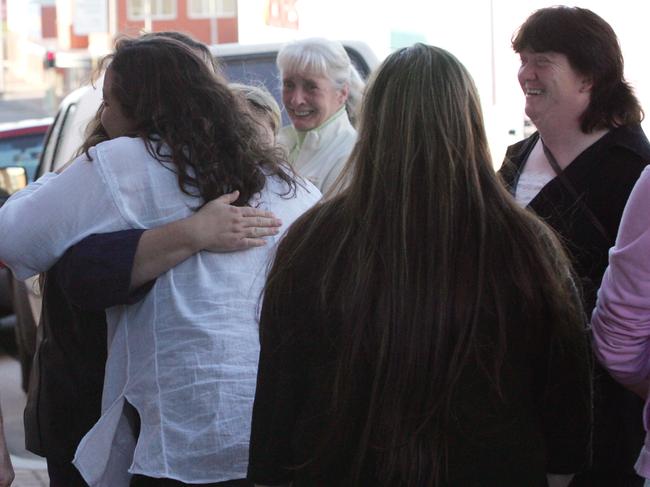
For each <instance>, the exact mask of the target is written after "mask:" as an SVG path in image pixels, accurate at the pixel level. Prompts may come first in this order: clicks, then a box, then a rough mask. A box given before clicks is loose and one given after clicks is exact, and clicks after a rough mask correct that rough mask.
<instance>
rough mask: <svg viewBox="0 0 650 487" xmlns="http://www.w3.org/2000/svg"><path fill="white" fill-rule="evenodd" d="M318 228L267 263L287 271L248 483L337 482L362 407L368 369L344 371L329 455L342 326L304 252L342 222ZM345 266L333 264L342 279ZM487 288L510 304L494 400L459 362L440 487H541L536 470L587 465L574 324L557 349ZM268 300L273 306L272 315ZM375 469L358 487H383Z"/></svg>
mask: <svg viewBox="0 0 650 487" xmlns="http://www.w3.org/2000/svg"><path fill="white" fill-rule="evenodd" d="M327 220H328V221H326V222H324V223H323V224H322V226H321V227H320V228H319V231H318V232H316V234H317V235H318V236H319V237H318V242H315V241H314V240H316V238H312V239H311V240H312V241H305V240H303V241H301V248H300V254H299V255H297V253H296V254H294V253H293V251H295V249H290V248H287V246H286V242H287V240H285V241H284V243H283V244H281V245H280V248H279V250H278V255H277V260H276V265H278V264H277V262H281V263H283V264H281V265H284V264H286V263H288V262H289V259H288V258H287V255H291V256H292V258H291V261H290V262H291V264H290V265H291V274H290V276H288V277H287V278H286V279H284V280H283V282H278V281H274V280H270V281H269V283H268V284H267V289H266V295H265V300H264V304H263V306H262V313H261V322H260V337H261V352H260V363H259V371H258V378H257V391H256V394H255V403H254V407H253V421H252V430H251V443H250V458H249V469H248V478H249V479H250V480H252V481H254V482H255V483H258V484H264V485H278V484H282V483H288V482H293V483H292V485H293V487H307V486H309V487H317V486H328V487H334V486H336V487H341V486H344V485H347V484H345V482H344V481H343V480H342V479H344V478H345V476H346V475H347V472H348V471H349V468H350V462H351V459H352V458H353V457H354V454H355V451H356V450H355V445H356V444H357V442H358V439H359V436H360V431H359V429H360V427H361V425H362V424H363V423H362V421H361V419H362V418H364V417H365V415H366V414H367V411H368V397H369V396H370V391H369V388H370V384H371V383H372V380H371V373H372V372H371V366H367V367H359V368H357V369H355V370H350V374H353V375H354V379H355V384H358V386H357V387H355V391H356V397H355V399H354V401H353V403H351V404H349V405H348V407H347V411H346V412H347V418H348V420H347V421H346V422H345V429H344V430H345V431H346V433H344V434H343V436H344V437H340V438H339V437H337V438H335V439H334V443H335V444H336V445H337V446H336V447H335V448H333V449H326V450H327V451H324V449H323V448H321V445H322V440H323V438H326V437H327V435H328V434H329V432H330V431H329V428H328V425H329V421H330V418H329V416H328V414H329V413H328V411H329V408H330V405H331V399H332V383H333V378H334V376H335V373H336V372H335V368H336V358H337V354H338V350H340V346H339V345H338V342H339V340H340V336H341V329H342V323H343V320H342V318H341V317H340V316H337V312H336V310H334V309H323V306H322V305H321V304H319V300H318V296H319V282H320V279H319V276H321V275H322V273H323V269H322V266H321V265H319V262H321V260H320V259H319V258H314V256H323V255H326V254H327V252H328V251H330V249H331V247H333V246H335V242H337V235H338V233H337V232H338V231H339V229H340V226H341V225H340V222H337V221H332V220H334V218H329V219H327ZM295 228H296V227H294V229H295ZM291 231H292V230H290V232H291ZM297 231H299V232H300V231H301V229H300V228H298V230H297ZM329 242H333V244H328V243H329ZM500 258H503V259H507V256H501V257H500ZM347 268H348V267H347V266H346V265H345V264H341V265H340V272H341V274H343V273H345V272H346V269H347ZM566 272H568V271H566ZM496 280H497V281H499V282H500V285H502V286H503V288H502V289H503V292H504V294H505V293H508V294H507V295H509V296H511V297H512V305H511V306H509V307H508V309H509V317H511V321H510V322H509V324H508V329H507V330H506V332H507V337H508V347H507V352H506V355H505V358H504V365H503V369H502V371H501V375H500V379H501V386H502V392H503V398H502V397H500V396H499V395H498V394H497V393H496V391H495V389H494V387H493V383H492V382H491V381H490V380H489V379H487V378H486V372H485V369H484V368H483V367H481V366H479V365H478V364H476V363H470V364H468V365H467V367H466V368H465V369H464V371H463V372H462V375H461V377H460V379H459V382H458V389H457V392H456V394H455V396H454V397H453V399H452V411H453V417H451V418H449V421H450V431H449V437H448V438H449V443H448V444H449V458H448V460H449V468H448V475H449V478H448V482H447V483H444V484H441V487H442V486H445V487H451V486H454V487H458V486H463V487H472V486H475V487H537V486H539V487H545V486H546V485H547V482H546V472H549V471H550V472H554V473H571V472H575V471H578V470H580V469H582V468H584V466H585V465H586V464H587V463H588V462H589V442H590V427H591V417H590V411H591V401H590V377H589V366H588V363H589V358H588V349H587V343H586V342H587V340H586V336H585V334H584V332H582V331H580V330H579V329H578V328H577V327H576V330H575V332H574V333H572V334H571V336H570V337H568V338H567V341H564V342H563V343H557V341H555V340H554V338H553V336H551V334H552V333H553V332H552V331H551V330H553V329H554V327H553V326H552V324H548V325H549V326H538V325H540V324H541V323H545V322H544V320H543V318H542V317H540V316H537V315H536V316H532V313H528V312H527V311H526V310H524V309H521V308H523V306H521V305H520V303H519V302H518V301H519V300H518V290H517V289H516V288H515V287H514V284H513V283H512V282H510V283H509V282H506V281H507V279H499V278H498V277H497V279H496ZM431 292H435V291H433V290H432V291H431ZM269 302H275V303H276V307H275V308H274V309H273V311H271V310H270V309H269V305H268V303H269ZM492 308H493V306H491V303H485V312H484V313H482V314H481V316H482V319H481V320H480V330H479V331H478V332H479V333H481V336H482V339H481V343H483V344H484V347H483V349H484V351H485V353H486V354H488V355H490V354H491V353H492V352H491V350H492V348H491V346H493V344H494V343H495V341H496V338H495V336H494V334H495V333H496V329H497V327H496V326H495V323H494V316H495V312H494V309H492ZM567 334H568V333H567ZM558 341H559V340H558ZM377 465H378V464H377V460H376V459H373V458H372V457H371V458H370V459H369V460H368V461H367V462H366V463H365V464H364V466H363V471H364V478H363V481H362V482H361V483H360V484H359V485H362V486H370V485H374V486H380V485H385V484H384V483H382V482H381V479H378V478H377V476H376V475H375V472H376V471H377ZM391 487H395V486H391Z"/></svg>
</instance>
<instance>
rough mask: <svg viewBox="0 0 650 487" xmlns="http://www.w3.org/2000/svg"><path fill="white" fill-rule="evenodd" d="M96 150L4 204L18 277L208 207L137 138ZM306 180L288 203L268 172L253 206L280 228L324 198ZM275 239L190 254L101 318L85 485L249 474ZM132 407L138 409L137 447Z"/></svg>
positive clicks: (85, 444) (115, 486)
mask: <svg viewBox="0 0 650 487" xmlns="http://www.w3.org/2000/svg"><path fill="white" fill-rule="evenodd" d="M90 154H91V157H92V159H93V161H92V162H90V161H88V159H87V158H86V157H85V156H82V157H80V158H78V159H77V160H76V161H75V162H74V163H73V164H72V165H71V166H70V167H69V168H68V169H67V170H66V171H64V172H63V173H62V174H60V175H57V176H51V175H50V176H47V179H46V180H45V182H43V179H41V180H39V181H38V182H37V183H35V184H34V185H33V186H30V187H28V189H26V191H25V193H23V194H21V193H20V192H19V193H17V195H16V197H15V198H14V197H12V198H11V199H10V200H9V201H8V202H7V203H6V205H5V206H4V207H3V208H2V209H0V232H2V233H0V234H2V235H11V237H10V238H8V239H7V240H6V241H3V242H2V243H0V259H2V260H4V261H5V262H6V263H7V264H8V265H9V266H10V267H11V268H12V269H13V270H14V272H15V273H16V275H17V276H19V277H26V276H28V275H31V274H34V273H37V272H41V271H45V270H47V269H48V268H49V267H50V266H51V265H52V264H54V263H55V262H56V260H57V259H58V258H59V257H60V256H61V255H62V254H63V252H64V251H65V250H66V249H67V248H68V247H70V246H71V245H72V244H74V243H76V242H77V241H79V240H81V239H82V238H84V237H85V236H87V235H90V234H91V233H98V232H108V231H113V230H119V229H125V228H129V227H130V228H151V227H155V226H158V225H162V224H165V223H169V222H171V221H174V220H177V219H179V218H182V217H187V216H189V215H190V214H191V213H192V210H191V208H194V207H196V206H198V205H199V203H200V200H199V199H198V198H195V197H190V196H188V195H186V194H184V193H182V192H181V191H180V190H179V187H178V182H177V176H176V174H175V173H174V172H173V171H172V170H170V169H169V167H165V166H163V164H161V163H159V162H158V161H156V160H155V159H154V158H153V157H152V156H151V155H150V154H149V153H148V152H147V150H146V147H145V144H144V143H143V141H142V140H141V139H135V138H126V137H122V138H118V139H115V140H112V141H108V142H105V143H102V144H99V145H98V146H97V147H96V148H94V149H91V151H90ZM303 184H304V187H301V186H300V185H298V189H297V194H296V196H295V197H289V196H286V193H287V187H286V184H284V183H283V182H281V181H280V180H279V179H278V178H275V177H269V178H267V182H266V186H265V188H264V189H263V190H262V191H261V193H260V194H259V195H258V197H256V199H255V201H252V202H251V203H252V204H254V205H255V206H259V207H260V208H263V209H265V210H269V211H273V212H274V213H275V215H276V216H277V217H278V218H280V219H281V220H282V222H283V227H282V230H286V229H287V227H288V226H289V225H290V224H291V223H292V222H293V221H294V220H295V219H296V218H297V217H298V216H299V215H301V214H302V213H303V212H304V211H305V210H307V209H308V208H309V207H311V206H312V205H313V204H314V203H315V202H316V201H317V200H318V199H319V197H320V193H319V191H318V190H317V189H316V188H314V187H313V186H312V185H311V184H309V183H308V182H304V183H303ZM282 195H285V196H282ZM15 225H16V227H15V228H13V226H15ZM10 228H12V229H11V231H10V233H5V232H8V231H9V229H10ZM279 237H280V235H278V236H276V237H269V242H268V243H267V245H265V246H263V247H259V248H252V249H249V250H246V251H241V252H232V253H221V254H214V253H209V252H202V253H199V254H196V255H195V256H193V257H191V258H190V259H188V260H186V261H184V262H183V263H181V264H179V265H178V266H176V267H175V268H173V269H171V270H170V271H168V272H167V273H165V274H163V275H161V276H160V277H159V278H158V279H157V281H156V283H155V285H154V286H153V288H152V290H151V291H150V292H149V293H148V294H147V296H146V297H145V298H144V299H143V300H142V301H141V302H139V303H137V304H134V305H131V306H116V307H113V308H110V309H109V310H108V311H107V322H108V344H109V345H108V346H109V353H108V359H107V364H106V377H105V384H104V391H103V397H102V416H101V418H100V420H99V421H98V423H97V424H96V425H95V426H94V427H93V428H92V429H91V431H90V432H89V433H88V434H87V435H86V436H85V437H84V439H83V440H82V442H81V443H80V445H79V448H78V449H77V454H76V456H75V460H74V464H75V465H76V466H77V468H78V469H79V470H80V472H81V473H82V475H83V476H84V478H85V479H86V481H87V482H88V483H89V484H90V485H91V486H101V487H127V486H128V484H129V477H130V475H129V473H128V472H130V473H139V474H143V475H147V476H150V477H165V478H173V479H177V480H180V481H182V482H186V483H211V482H220V481H225V480H230V479H237V478H244V477H245V476H246V468H247V464H248V441H249V435H250V419H251V409H252V404H253V397H254V394H255V384H256V374H257V361H258V353H259V339H258V336H259V335H258V326H257V318H258V311H259V309H258V308H259V299H260V297H261V292H262V288H263V284H264V280H265V275H266V271H267V270H268V266H269V264H270V259H271V258H272V255H273V254H274V251H275V247H276V244H277V239H278V238H279ZM125 400H128V402H129V403H131V404H132V405H133V406H134V407H135V408H136V409H137V410H138V413H139V415H140V419H141V431H140V436H139V438H138V439H137V443H136V440H135V438H133V436H132V433H131V430H130V428H129V426H128V423H127V421H126V417H125V416H124V414H123V408H124V404H125V403H124V401H125ZM127 471H128V472H127Z"/></svg>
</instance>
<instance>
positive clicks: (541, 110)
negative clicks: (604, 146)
mask: <svg viewBox="0 0 650 487" xmlns="http://www.w3.org/2000/svg"><path fill="white" fill-rule="evenodd" d="M519 56H520V58H521V66H520V68H519V74H518V78H519V85H520V86H521V89H522V90H523V92H524V94H525V95H526V115H528V116H529V117H530V119H531V120H532V121H533V123H534V124H535V125H536V126H537V127H538V128H539V127H540V125H541V126H542V127H543V126H544V124H553V125H556V124H557V123H558V122H567V121H570V122H575V123H577V124H579V123H580V116H581V115H582V113H583V112H584V111H585V110H586V109H587V107H588V106H589V101H590V98H591V79H590V77H589V76H585V75H582V74H581V73H579V72H577V71H576V70H574V69H573V67H572V66H571V63H569V60H568V59H567V57H566V56H565V55H564V54H560V53H557V52H535V51H532V50H530V49H524V50H522V51H521V52H520V53H519Z"/></svg>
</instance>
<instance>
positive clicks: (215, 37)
mask: <svg viewBox="0 0 650 487" xmlns="http://www.w3.org/2000/svg"><path fill="white" fill-rule="evenodd" d="M210 7H211V8H210V13H211V15H210V44H219V26H218V25H217V21H218V16H219V10H218V8H217V0H212V2H211V4H210Z"/></svg>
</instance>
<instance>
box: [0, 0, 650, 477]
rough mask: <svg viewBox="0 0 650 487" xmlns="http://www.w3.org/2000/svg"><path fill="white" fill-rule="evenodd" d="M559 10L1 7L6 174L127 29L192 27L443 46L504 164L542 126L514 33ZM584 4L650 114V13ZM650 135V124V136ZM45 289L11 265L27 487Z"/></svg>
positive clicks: (123, 2) (10, 403)
mask: <svg viewBox="0 0 650 487" xmlns="http://www.w3.org/2000/svg"><path fill="white" fill-rule="evenodd" d="M554 4H556V2H554V1H539V0H518V1H517V2H512V1H509V0H453V1H440V0H429V1H423V0H399V1H395V0H0V167H2V166H9V165H17V164H19V165H22V166H24V167H25V168H26V169H27V172H28V176H29V179H33V178H34V176H35V175H36V174H37V172H36V171H37V167H38V165H39V161H40V160H41V152H42V150H43V140H44V137H45V134H46V133H47V131H48V127H49V126H50V124H52V122H53V117H54V115H55V114H56V112H57V108H58V107H59V104H60V102H61V100H63V98H64V97H65V96H66V95H67V94H68V93H70V92H72V91H73V90H75V89H76V88H79V87H80V86H83V85H85V84H87V83H88V82H89V80H90V78H91V75H92V73H93V70H94V69H95V67H96V66H97V64H98V61H99V60H100V59H101V58H102V56H104V55H105V54H107V53H109V52H110V50H111V46H112V43H113V39H114V38H115V37H116V36H117V35H119V34H127V35H137V34H139V33H140V32H143V31H146V32H156V31H164V30H178V31H182V32H185V33H187V34H190V35H192V36H193V37H195V38H196V39H198V40H200V41H202V42H204V43H206V44H210V45H213V44H233V43H234V44H265V43H278V42H285V41H289V40H292V39H296V38H302V37H310V36H323V37H328V38H333V39H340V40H348V41H361V42H363V43H365V44H366V45H367V46H368V47H369V48H370V49H371V50H372V51H373V52H374V54H375V55H376V57H377V58H378V59H379V60H381V59H383V58H384V57H385V56H386V55H387V54H388V53H390V52H391V51H392V50H394V49H396V48H399V47H404V46H408V45H411V44H413V43H414V42H425V43H429V44H433V45H437V46H440V47H443V48H445V49H447V50H449V51H450V52H452V53H453V54H455V55H456V56H457V57H458V58H459V59H460V60H461V61H462V62H463V63H464V64H465V65H466V66H467V68H468V69H469V71H470V72H471V74H472V75H473V77H474V80H475V82H476V84H477V86H478V89H479V92H480V94H481V100H482V105H483V110H484V115H485V121H486V128H487V132H488V138H489V141H490V146H491V149H492V154H493V159H494V163H495V167H498V166H499V165H500V163H501V161H502V158H503V154H504V153H505V149H506V147H507V146H508V145H510V144H512V143H514V142H516V141H518V140H520V139H521V138H523V136H524V135H527V134H528V133H529V132H530V131H532V130H534V127H532V126H531V125H530V123H529V122H528V121H527V120H526V118H525V116H524V111H523V106H524V97H523V95H522V93H521V90H520V88H519V85H518V83H517V70H518V67H519V59H518V56H517V55H516V54H515V53H513V52H512V49H511V47H510V40H511V37H512V34H513V33H514V31H515V30H516V29H517V27H518V26H519V25H520V24H521V23H522V22H523V21H524V20H525V18H526V17H527V16H528V15H529V14H530V13H532V11H533V10H535V9H537V8H540V7H546V6H550V5H554ZM578 6H581V7H586V8H590V9H591V10H593V11H595V12H596V13H597V14H599V15H600V16H602V17H603V18H604V19H605V20H607V21H608V22H609V23H610V24H611V25H612V27H613V28H614V30H615V31H616V33H617V34H618V36H619V40H620V43H621V47H622V50H623V55H624V58H625V63H626V64H625V67H626V77H627V79H628V81H629V82H630V83H631V85H632V86H633V87H634V89H635V90H636V93H637V96H638V97H639V99H640V100H641V103H642V105H643V106H645V107H650V70H649V69H647V68H646V64H647V54H646V51H647V49H646V46H647V43H648V41H647V39H646V38H645V34H646V32H645V24H646V19H647V18H648V17H647V14H648V10H650V6H648V4H646V3H645V2H637V1H633V0H619V1H617V2H612V1H611V0H585V1H583V2H582V3H580V4H579V5H578ZM273 82H274V81H273ZM277 85H279V81H278V83H277ZM62 110H68V108H66V106H64V107H63V108H62ZM648 128H649V127H648V125H647V123H646V124H645V129H646V132H647V131H648ZM59 131H60V129H59ZM57 145H58V143H57ZM46 155H47V151H46ZM1 238H2V236H0V239H1ZM3 286H4V287H3ZM12 286H13V287H14V289H12ZM20 289H22V291H20ZM34 289H35V286H34V285H33V284H32V285H29V284H28V285H27V287H26V288H25V287H23V288H17V287H16V281H13V280H11V279H9V275H8V271H7V270H6V269H4V270H0V403H1V405H2V409H3V412H4V419H5V429H6V434H7V437H8V442H9V449H10V452H11V454H12V459H13V462H14V465H15V467H16V473H17V478H16V481H15V482H14V486H16V487H32V486H46V485H48V483H47V475H46V472H45V464H44V462H43V461H41V460H40V459H39V458H38V457H35V456H34V455H31V454H29V453H28V452H26V451H25V450H24V439H23V435H24V433H23V429H22V410H23V408H24V402H25V394H24V390H23V387H24V378H23V377H22V374H24V373H25V370H24V369H25V367H24V366H23V368H22V369H21V366H20V363H19V358H20V357H19V356H20V354H21V347H22V349H23V350H24V349H25V345H24V343H32V345H31V346H32V347H33V341H34V337H33V335H34V334H35V333H34V330H35V329H36V323H34V322H31V323H32V324H31V325H30V327H23V329H26V330H31V336H30V337H29V339H27V338H25V337H21V335H20V333H19V332H17V330H18V329H19V328H20V327H16V322H17V319H16V315H17V314H18V315H21V314H22V315H23V316H25V317H27V318H29V317H34V318H35V321H36V322H37V321H38V316H39V310H38V309H37V308H34V309H30V308H29V306H30V305H29V304H25V303H29V301H28V300H26V299H22V300H18V301H20V302H22V303H23V305H24V306H26V308H25V307H24V306H23V307H21V306H17V305H16V302H18V301H17V300H16V296H17V293H18V292H25V290H27V291H30V292H31V291H33V290H34ZM19 321H20V320H19ZM27 348H29V347H27ZM32 353H33V350H32ZM23 359H24V357H23Z"/></svg>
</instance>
